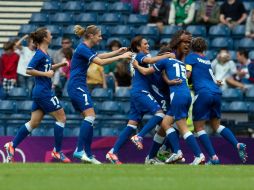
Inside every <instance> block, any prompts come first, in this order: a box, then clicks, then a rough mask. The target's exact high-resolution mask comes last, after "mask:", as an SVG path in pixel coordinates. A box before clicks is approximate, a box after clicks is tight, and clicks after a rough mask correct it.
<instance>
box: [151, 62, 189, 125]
mask: <svg viewBox="0 0 254 190" xmlns="http://www.w3.org/2000/svg"><path fill="white" fill-rule="evenodd" d="M153 67H154V69H155V70H156V71H158V72H162V71H163V70H165V71H166V74H167V77H168V79H169V80H173V79H176V78H179V79H181V80H182V81H183V82H182V83H181V84H179V85H171V86H169V90H170V107H169V110H168V112H167V115H170V116H172V117H173V118H174V119H175V120H176V121H177V120H180V119H185V118H187V117H188V111H189V107H190V105H191V95H190V90H189V88H188V86H187V83H186V70H185V64H184V63H183V62H181V61H179V60H176V59H171V58H169V59H163V60H160V61H158V62H157V63H156V64H154V65H153Z"/></svg>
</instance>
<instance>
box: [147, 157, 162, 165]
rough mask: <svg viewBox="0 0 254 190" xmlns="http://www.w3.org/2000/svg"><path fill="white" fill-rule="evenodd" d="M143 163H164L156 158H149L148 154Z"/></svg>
mask: <svg viewBox="0 0 254 190" xmlns="http://www.w3.org/2000/svg"><path fill="white" fill-rule="evenodd" d="M145 164H151V165H164V164H165V163H164V162H162V161H160V160H159V159H158V158H156V157H155V158H151V159H149V156H147V157H146V159H145Z"/></svg>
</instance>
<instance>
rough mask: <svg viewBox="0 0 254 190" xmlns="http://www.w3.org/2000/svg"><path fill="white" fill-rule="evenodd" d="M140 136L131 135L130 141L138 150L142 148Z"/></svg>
mask: <svg viewBox="0 0 254 190" xmlns="http://www.w3.org/2000/svg"><path fill="white" fill-rule="evenodd" d="M142 140H143V138H142V137H139V136H138V135H134V136H133V137H131V141H132V142H133V143H134V144H135V145H136V147H137V148H138V149H139V150H142V149H143V144H142Z"/></svg>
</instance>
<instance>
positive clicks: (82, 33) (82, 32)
mask: <svg viewBox="0 0 254 190" xmlns="http://www.w3.org/2000/svg"><path fill="white" fill-rule="evenodd" d="M99 31H100V29H99V28H98V27H97V26H95V25H89V26H87V27H86V28H84V27H82V26H80V25H75V26H74V33H75V34H76V35H77V36H79V37H85V38H86V39H88V38H89V35H90V34H92V35H95V34H97V33H98V32H99Z"/></svg>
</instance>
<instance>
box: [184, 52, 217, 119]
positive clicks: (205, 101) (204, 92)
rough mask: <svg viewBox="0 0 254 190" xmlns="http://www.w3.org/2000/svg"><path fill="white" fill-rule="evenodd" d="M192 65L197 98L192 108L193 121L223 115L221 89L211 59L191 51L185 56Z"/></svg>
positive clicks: (187, 62)
mask: <svg viewBox="0 0 254 190" xmlns="http://www.w3.org/2000/svg"><path fill="white" fill-rule="evenodd" d="M185 62H186V64H188V65H191V68H188V70H190V71H191V72H192V73H191V77H192V83H193V88H194V92H195V98H194V103H193V109H192V116H193V121H202V120H209V119H212V118H218V119H219V118H220V117H221V90H220V88H219V87H218V85H217V84H216V81H215V79H214V77H213V72H212V69H211V63H210V61H209V60H208V59H207V58H206V57H205V56H202V55H199V54H197V53H191V54H189V55H188V56H187V57H186V58H185Z"/></svg>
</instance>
